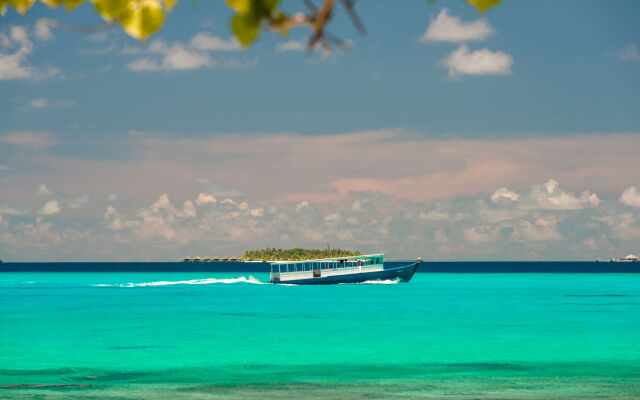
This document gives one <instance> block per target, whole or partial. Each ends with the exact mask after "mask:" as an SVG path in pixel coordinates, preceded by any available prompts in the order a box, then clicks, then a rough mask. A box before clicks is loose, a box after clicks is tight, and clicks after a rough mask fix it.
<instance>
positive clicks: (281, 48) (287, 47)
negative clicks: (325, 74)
mask: <svg viewBox="0 0 640 400" xmlns="http://www.w3.org/2000/svg"><path fill="white" fill-rule="evenodd" d="M306 48H307V46H306V45H305V44H304V43H303V42H302V41H300V40H289V41H286V42H281V43H277V44H276V51H277V52H280V53H282V52H286V51H304V50H305V49H306Z"/></svg>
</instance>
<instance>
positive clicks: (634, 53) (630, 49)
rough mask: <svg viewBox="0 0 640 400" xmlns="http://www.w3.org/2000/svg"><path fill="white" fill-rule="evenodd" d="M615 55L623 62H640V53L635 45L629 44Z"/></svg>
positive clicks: (615, 52)
mask: <svg viewBox="0 0 640 400" xmlns="http://www.w3.org/2000/svg"><path fill="white" fill-rule="evenodd" d="M614 54H616V55H617V56H618V58H619V59H620V60H623V61H640V53H639V52H638V48H637V47H636V45H635V43H629V44H628V45H626V46H625V47H623V48H621V49H618V50H615V51H614Z"/></svg>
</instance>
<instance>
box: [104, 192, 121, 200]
mask: <svg viewBox="0 0 640 400" xmlns="http://www.w3.org/2000/svg"><path fill="white" fill-rule="evenodd" d="M117 200H118V195H117V194H115V193H113V192H112V193H109V194H108V195H107V201H117Z"/></svg>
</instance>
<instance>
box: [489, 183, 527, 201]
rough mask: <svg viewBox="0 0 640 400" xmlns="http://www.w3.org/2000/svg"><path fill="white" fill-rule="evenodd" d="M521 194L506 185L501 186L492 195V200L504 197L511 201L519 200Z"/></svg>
mask: <svg viewBox="0 0 640 400" xmlns="http://www.w3.org/2000/svg"><path fill="white" fill-rule="evenodd" d="M519 198H520V195H519V194H518V193H516V192H513V191H511V190H509V189H507V188H506V187H504V186H503V187H501V188H499V189H498V190H496V191H495V192H493V194H492V195H491V201H492V202H494V203H497V202H499V201H500V200H502V199H509V200H511V201H518V199H519Z"/></svg>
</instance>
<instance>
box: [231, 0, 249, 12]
mask: <svg viewBox="0 0 640 400" xmlns="http://www.w3.org/2000/svg"><path fill="white" fill-rule="evenodd" d="M226 2H227V5H228V6H229V7H231V8H232V9H233V10H234V11H235V12H237V13H238V14H247V13H248V12H249V10H250V9H251V5H252V4H251V3H252V1H251V0H226Z"/></svg>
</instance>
